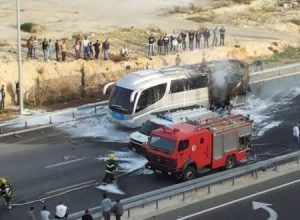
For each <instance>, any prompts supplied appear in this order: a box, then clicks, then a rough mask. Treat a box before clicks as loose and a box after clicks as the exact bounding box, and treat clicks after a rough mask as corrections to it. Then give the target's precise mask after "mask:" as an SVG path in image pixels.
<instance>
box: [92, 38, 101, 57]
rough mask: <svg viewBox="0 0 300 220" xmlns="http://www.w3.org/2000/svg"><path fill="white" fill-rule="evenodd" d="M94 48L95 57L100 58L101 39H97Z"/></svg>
mask: <svg viewBox="0 0 300 220" xmlns="http://www.w3.org/2000/svg"><path fill="white" fill-rule="evenodd" d="M93 46H94V49H95V59H97V60H98V57H99V53H100V43H99V40H96V43H94V44H93Z"/></svg>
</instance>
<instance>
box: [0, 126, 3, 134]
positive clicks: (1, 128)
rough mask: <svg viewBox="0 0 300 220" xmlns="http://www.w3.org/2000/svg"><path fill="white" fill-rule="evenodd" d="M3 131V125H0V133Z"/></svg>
mask: <svg viewBox="0 0 300 220" xmlns="http://www.w3.org/2000/svg"><path fill="white" fill-rule="evenodd" d="M2 133H3V127H2V126H1V127H0V134H2Z"/></svg>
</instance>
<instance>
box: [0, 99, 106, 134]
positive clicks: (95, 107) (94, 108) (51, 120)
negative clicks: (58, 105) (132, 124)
mask: <svg viewBox="0 0 300 220" xmlns="http://www.w3.org/2000/svg"><path fill="white" fill-rule="evenodd" d="M107 103H108V101H107V100H105V101H102V102H97V103H92V104H87V105H83V106H79V107H76V108H67V109H64V110H58V111H55V112H47V113H42V114H37V115H33V116H25V117H20V118H17V119H13V120H9V121H5V122H2V123H1V124H0V136H2V135H4V134H10V133H13V132H18V131H24V130H25V131H27V130H30V129H33V128H39V127H40V128H44V127H45V126H47V125H57V124H61V123H65V122H70V121H74V120H78V119H84V118H88V117H93V116H96V115H101V114H106V110H105V109H104V106H106V105H107ZM102 108H103V109H102ZM88 109H90V112H89V113H87V112H84V111H86V110H88Z"/></svg>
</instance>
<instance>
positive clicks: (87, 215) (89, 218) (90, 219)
mask: <svg viewBox="0 0 300 220" xmlns="http://www.w3.org/2000/svg"><path fill="white" fill-rule="evenodd" d="M81 220H93V216H92V215H91V214H90V211H89V210H88V209H86V210H85V211H84V215H83V216H82V217H81Z"/></svg>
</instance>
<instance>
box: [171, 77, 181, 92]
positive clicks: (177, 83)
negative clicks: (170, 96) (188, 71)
mask: <svg viewBox="0 0 300 220" xmlns="http://www.w3.org/2000/svg"><path fill="white" fill-rule="evenodd" d="M183 91H184V79H177V80H172V81H171V88H170V93H177V92H183Z"/></svg>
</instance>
